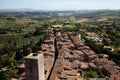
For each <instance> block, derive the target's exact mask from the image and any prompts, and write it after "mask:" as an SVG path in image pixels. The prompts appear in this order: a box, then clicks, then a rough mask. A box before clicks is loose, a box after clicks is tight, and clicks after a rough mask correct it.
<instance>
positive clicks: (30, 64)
mask: <svg viewBox="0 0 120 80" xmlns="http://www.w3.org/2000/svg"><path fill="white" fill-rule="evenodd" d="M25 74H26V80H45V74H44V56H43V54H37V53H32V54H29V55H28V56H27V57H26V58H25Z"/></svg>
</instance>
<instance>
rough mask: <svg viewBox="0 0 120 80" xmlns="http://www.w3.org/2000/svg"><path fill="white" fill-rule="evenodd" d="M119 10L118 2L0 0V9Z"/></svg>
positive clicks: (119, 0)
mask: <svg viewBox="0 0 120 80" xmlns="http://www.w3.org/2000/svg"><path fill="white" fill-rule="evenodd" d="M21 8H29V9H36V10H83V9H120V0H0V9H21Z"/></svg>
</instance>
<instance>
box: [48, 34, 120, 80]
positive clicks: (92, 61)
mask: <svg viewBox="0 0 120 80" xmlns="http://www.w3.org/2000/svg"><path fill="white" fill-rule="evenodd" d="M57 47H58V58H57V60H56V62H55V65H54V68H53V71H52V74H51V77H50V80H63V79H64V80H86V79H85V78H84V74H83V73H82V71H89V70H93V71H97V72H100V73H101V74H100V73H99V75H102V76H103V75H104V78H105V80H106V79H108V80H119V78H120V67H119V66H117V65H116V64H115V63H114V62H113V61H112V60H108V57H109V56H108V55H105V54H100V55H97V54H96V53H95V52H94V51H92V50H91V49H90V48H89V47H88V46H86V45H85V44H84V43H83V42H82V40H80V39H79V38H77V37H76V36H73V35H72V34H71V33H68V35H67V34H63V35H60V36H58V37H57Z"/></svg>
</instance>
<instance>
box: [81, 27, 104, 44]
mask: <svg viewBox="0 0 120 80" xmlns="http://www.w3.org/2000/svg"><path fill="white" fill-rule="evenodd" d="M80 31H81V32H83V33H84V34H85V35H86V38H89V39H91V40H93V41H94V42H96V43H102V38H100V36H99V35H98V34H96V33H93V32H88V31H86V30H84V29H83V30H80Z"/></svg>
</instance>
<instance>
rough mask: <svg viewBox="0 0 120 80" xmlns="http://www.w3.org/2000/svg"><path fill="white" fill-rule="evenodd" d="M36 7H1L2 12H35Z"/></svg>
mask: <svg viewBox="0 0 120 80" xmlns="http://www.w3.org/2000/svg"><path fill="white" fill-rule="evenodd" d="M35 11H37V10H34V9H0V12H35Z"/></svg>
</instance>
